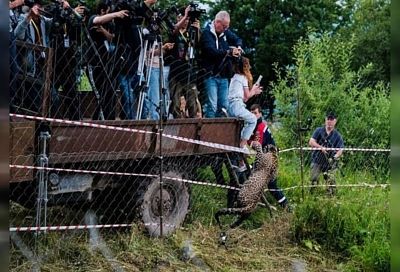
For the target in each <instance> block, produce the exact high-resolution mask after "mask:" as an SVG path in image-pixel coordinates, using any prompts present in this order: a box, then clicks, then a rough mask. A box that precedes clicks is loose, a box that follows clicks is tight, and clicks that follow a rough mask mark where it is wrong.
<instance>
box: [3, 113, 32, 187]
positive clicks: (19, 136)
mask: <svg viewBox="0 0 400 272" xmlns="http://www.w3.org/2000/svg"><path fill="white" fill-rule="evenodd" d="M34 153H35V122H33V121H14V122H10V135H9V160H10V161H9V162H10V164H12V165H27V166H33V165H34V160H35V155H34ZM26 180H33V170H28V169H17V168H10V182H20V181H26Z"/></svg>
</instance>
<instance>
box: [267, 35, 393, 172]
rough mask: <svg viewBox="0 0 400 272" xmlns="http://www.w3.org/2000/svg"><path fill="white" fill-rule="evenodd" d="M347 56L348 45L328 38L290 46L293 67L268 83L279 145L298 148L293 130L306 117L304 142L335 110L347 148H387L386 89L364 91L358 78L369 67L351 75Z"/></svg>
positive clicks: (297, 136) (302, 124) (310, 38)
mask: <svg viewBox="0 0 400 272" xmlns="http://www.w3.org/2000/svg"><path fill="white" fill-rule="evenodd" d="M352 52H353V50H352V43H351V42H350V41H349V42H345V41H343V40H341V39H337V38H332V37H329V36H328V35H324V36H322V37H321V38H316V37H315V36H310V37H309V39H308V40H304V39H302V40H300V41H299V43H298V44H297V45H296V46H295V51H294V54H295V58H296V64H295V66H293V67H289V68H287V69H286V71H287V75H286V76H285V77H281V74H280V71H279V70H277V74H278V81H277V83H276V84H275V83H274V84H271V86H272V88H273V93H274V95H275V97H276V99H277V108H279V110H280V111H281V112H283V116H282V117H281V118H280V122H281V125H282V128H281V129H280V130H279V133H278V134H277V135H276V138H277V139H278V142H279V143H280V145H281V146H285V147H290V146H298V145H299V143H298V142H297V141H298V139H299V135H298V127H299V125H300V126H301V127H303V126H304V120H305V119H307V118H311V119H312V123H311V130H310V131H308V132H307V133H304V135H303V136H304V138H305V139H307V140H306V141H308V139H309V138H310V137H311V134H312V130H313V129H314V128H316V127H318V126H321V125H322V124H323V120H324V116H325V113H326V112H327V111H328V110H334V111H335V112H336V113H337V114H338V123H337V129H338V130H339V132H340V133H341V134H342V136H343V138H344V140H345V145H346V146H347V147H376V148H389V147H390V119H389V116H390V114H389V110H390V98H389V97H388V95H387V93H388V86H387V85H385V84H384V83H382V82H381V83H379V84H377V85H376V86H374V87H366V86H364V85H363V84H362V82H361V81H362V77H361V76H360V75H362V74H363V71H364V69H368V67H365V68H364V69H361V70H360V71H359V72H358V73H356V72H353V71H351V69H350V66H351V57H352ZM298 110H299V111H298ZM299 120H300V121H302V122H300V123H299ZM303 145H304V143H303ZM385 171H388V166H387V167H386V169H385Z"/></svg>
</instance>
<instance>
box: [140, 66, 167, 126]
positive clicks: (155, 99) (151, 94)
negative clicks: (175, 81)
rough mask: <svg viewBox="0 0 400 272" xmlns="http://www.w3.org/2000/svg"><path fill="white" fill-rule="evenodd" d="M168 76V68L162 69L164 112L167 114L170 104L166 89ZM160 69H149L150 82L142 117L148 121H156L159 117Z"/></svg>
mask: <svg viewBox="0 0 400 272" xmlns="http://www.w3.org/2000/svg"><path fill="white" fill-rule="evenodd" d="M168 75H169V66H165V67H164V88H165V91H166V92H165V97H164V98H165V104H164V106H165V110H166V113H168V107H169V104H170V95H169V89H168ZM159 79H160V69H159V68H154V67H152V68H151V73H150V82H149V89H148V90H147V96H146V99H145V105H144V108H143V112H144V116H147V117H148V118H149V119H152V120H158V119H159V117H160V115H159V110H158V109H159V103H160V93H159V90H160V80H159Z"/></svg>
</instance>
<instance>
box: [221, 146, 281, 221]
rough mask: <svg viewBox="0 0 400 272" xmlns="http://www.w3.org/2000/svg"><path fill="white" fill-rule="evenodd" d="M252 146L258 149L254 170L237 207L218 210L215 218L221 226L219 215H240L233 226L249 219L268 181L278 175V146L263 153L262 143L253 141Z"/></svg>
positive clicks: (241, 193)
mask: <svg viewBox="0 0 400 272" xmlns="http://www.w3.org/2000/svg"><path fill="white" fill-rule="evenodd" d="M252 147H253V149H255V151H256V158H255V164H254V169H253V172H252V173H251V175H250V177H249V178H248V180H246V181H245V182H244V184H243V186H242V187H241V189H240V191H239V194H238V200H237V207H235V208H223V209H220V210H219V211H217V212H216V214H215V219H216V221H217V223H218V225H219V226H220V227H221V222H220V219H219V217H220V216H222V215H228V214H235V215H240V217H239V218H238V219H237V220H236V221H235V222H234V223H232V224H231V226H230V227H231V228H235V227H237V226H239V225H240V224H241V223H242V222H243V220H245V219H247V218H248V217H249V216H250V214H251V213H252V212H253V211H254V210H255V209H256V208H257V204H258V203H259V202H260V200H261V199H262V196H263V193H264V189H265V188H266V186H267V183H268V182H269V181H270V180H273V179H274V178H275V177H276V175H277V168H278V152H277V149H276V147H275V146H268V147H267V150H266V153H263V150H262V147H261V144H260V143H258V142H253V143H252Z"/></svg>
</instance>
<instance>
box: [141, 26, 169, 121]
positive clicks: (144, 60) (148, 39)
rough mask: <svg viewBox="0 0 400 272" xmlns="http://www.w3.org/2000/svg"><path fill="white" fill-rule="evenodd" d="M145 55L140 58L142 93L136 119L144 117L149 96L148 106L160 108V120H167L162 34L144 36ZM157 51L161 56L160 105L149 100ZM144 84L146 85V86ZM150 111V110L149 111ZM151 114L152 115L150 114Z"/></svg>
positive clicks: (142, 54)
mask: <svg viewBox="0 0 400 272" xmlns="http://www.w3.org/2000/svg"><path fill="white" fill-rule="evenodd" d="M147 48H151V49H150V59H149V56H148V53H147V52H146V51H147ZM143 49H144V50H143V53H141V55H140V58H139V61H140V63H139V68H138V73H139V76H140V78H139V87H140V93H139V99H138V105H137V111H136V119H140V118H141V117H142V115H143V106H144V102H145V98H146V95H147V98H148V103H149V104H148V105H147V106H150V107H151V106H155V107H156V108H158V113H159V116H158V117H159V119H162V120H166V119H167V117H168V115H167V107H166V95H167V89H166V87H165V79H164V55H163V49H162V38H161V35H160V34H155V33H149V34H146V35H145V36H144V42H143ZM156 50H160V54H159V56H158V57H159V71H160V75H159V79H158V80H159V101H158V102H159V104H158V105H157V104H155V102H154V101H152V100H151V99H149V94H148V92H149V88H150V81H151V72H152V66H151V64H152V62H153V60H154V57H155V52H156ZM146 64H147V66H146V74H145V75H144V72H143V70H144V67H145V65H146ZM143 83H144V84H145V85H144V86H142V85H143ZM148 110H149V109H148ZM147 114H149V113H147ZM150 114H152V113H151V112H150Z"/></svg>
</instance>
